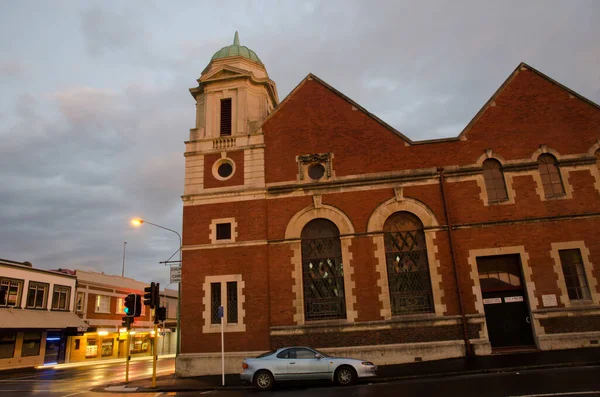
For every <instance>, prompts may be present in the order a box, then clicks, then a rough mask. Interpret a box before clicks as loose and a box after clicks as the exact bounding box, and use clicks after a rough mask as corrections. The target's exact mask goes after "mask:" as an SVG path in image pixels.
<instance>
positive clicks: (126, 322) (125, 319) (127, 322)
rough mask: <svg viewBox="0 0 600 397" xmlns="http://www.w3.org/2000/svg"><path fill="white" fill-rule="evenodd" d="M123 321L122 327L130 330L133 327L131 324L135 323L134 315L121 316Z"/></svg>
mask: <svg viewBox="0 0 600 397" xmlns="http://www.w3.org/2000/svg"><path fill="white" fill-rule="evenodd" d="M121 319H122V320H123V322H122V323H121V327H125V328H127V329H128V330H129V329H131V324H133V317H121Z"/></svg>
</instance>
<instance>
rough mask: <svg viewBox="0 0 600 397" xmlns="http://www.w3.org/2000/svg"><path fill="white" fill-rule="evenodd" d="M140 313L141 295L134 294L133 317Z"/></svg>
mask: <svg viewBox="0 0 600 397" xmlns="http://www.w3.org/2000/svg"><path fill="white" fill-rule="evenodd" d="M141 315H142V296H141V295H139V294H135V315H134V316H133V317H139V316H141Z"/></svg>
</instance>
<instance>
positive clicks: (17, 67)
mask: <svg viewBox="0 0 600 397" xmlns="http://www.w3.org/2000/svg"><path fill="white" fill-rule="evenodd" d="M25 69H26V67H25V64H24V63H22V62H19V61H17V60H13V59H0V78H2V77H18V76H21V75H23V73H24V72H25Z"/></svg>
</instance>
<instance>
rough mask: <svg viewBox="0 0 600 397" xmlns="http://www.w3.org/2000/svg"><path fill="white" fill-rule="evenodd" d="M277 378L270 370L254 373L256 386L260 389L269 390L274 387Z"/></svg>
mask: <svg viewBox="0 0 600 397" xmlns="http://www.w3.org/2000/svg"><path fill="white" fill-rule="evenodd" d="M274 384H275V379H273V375H272V374H271V373H270V372H269V371H264V370H263V371H258V372H257V373H256V375H254V386H255V387H256V388H257V389H260V390H269V389H272V388H273V385H274Z"/></svg>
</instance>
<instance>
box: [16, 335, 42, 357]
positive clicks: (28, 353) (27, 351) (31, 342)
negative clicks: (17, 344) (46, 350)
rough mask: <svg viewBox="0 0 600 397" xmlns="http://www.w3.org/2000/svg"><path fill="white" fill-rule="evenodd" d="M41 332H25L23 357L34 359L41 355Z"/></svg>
mask: <svg viewBox="0 0 600 397" xmlns="http://www.w3.org/2000/svg"><path fill="white" fill-rule="evenodd" d="M41 341H42V333H41V332H25V334H24V335H23V348H22V349H21V357H32V356H39V355H40V342H41Z"/></svg>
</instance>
